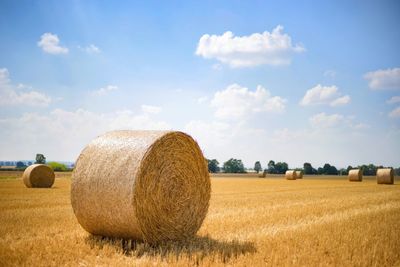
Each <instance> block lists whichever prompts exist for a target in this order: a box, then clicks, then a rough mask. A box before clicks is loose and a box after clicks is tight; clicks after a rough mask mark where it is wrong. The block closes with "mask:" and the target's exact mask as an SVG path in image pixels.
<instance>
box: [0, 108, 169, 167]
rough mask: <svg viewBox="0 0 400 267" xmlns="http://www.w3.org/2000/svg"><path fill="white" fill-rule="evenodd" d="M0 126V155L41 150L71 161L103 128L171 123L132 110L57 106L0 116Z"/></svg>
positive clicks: (155, 126) (24, 155) (153, 127)
mask: <svg viewBox="0 0 400 267" xmlns="http://www.w3.org/2000/svg"><path fill="white" fill-rule="evenodd" d="M0 128H1V129H2V131H1V132H0V147H2V149H1V150H0V158H32V157H33V156H34V155H35V153H37V152H39V151H41V152H42V153H44V154H45V155H46V156H47V157H48V158H50V159H55V160H71V159H76V157H77V156H78V154H79V152H80V151H81V150H82V148H83V147H84V146H85V145H86V144H87V143H88V142H89V141H90V140H92V139H93V138H95V137H96V136H98V135H100V134H102V133H104V132H106V131H110V130H120V129H125V130H126V129H148V130H158V129H170V126H169V125H168V124H167V123H166V122H163V121H158V120H154V119H153V118H152V117H151V115H150V114H146V113H143V112H140V113H137V112H133V111H131V110H119V111H115V112H110V113H94V112H90V111H88V110H84V109H78V110H75V111H67V110H62V109H56V110H53V111H51V112H50V113H49V114H45V115H40V114H38V113H25V114H23V115H22V116H19V117H14V118H6V119H0ZM3 129H4V130H3ZM13 153H15V155H14V154H13Z"/></svg>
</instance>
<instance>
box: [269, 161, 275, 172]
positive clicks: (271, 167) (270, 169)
mask: <svg viewBox="0 0 400 267" xmlns="http://www.w3.org/2000/svg"><path fill="white" fill-rule="evenodd" d="M267 171H268V173H275V161H273V160H270V161H269V162H268V169H267Z"/></svg>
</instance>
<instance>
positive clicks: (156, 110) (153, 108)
mask: <svg viewBox="0 0 400 267" xmlns="http://www.w3.org/2000/svg"><path fill="white" fill-rule="evenodd" d="M141 108H142V111H143V112H144V113H149V114H158V113H160V112H161V110H162V109H161V107H157V106H150V105H142V106H141Z"/></svg>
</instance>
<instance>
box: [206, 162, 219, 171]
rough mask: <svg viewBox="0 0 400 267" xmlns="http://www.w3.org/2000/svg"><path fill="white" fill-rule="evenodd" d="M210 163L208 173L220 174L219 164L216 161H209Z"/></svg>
mask: <svg viewBox="0 0 400 267" xmlns="http://www.w3.org/2000/svg"><path fill="white" fill-rule="evenodd" d="M207 163H208V172H211V173H216V172H219V162H218V160H216V159H212V160H209V159H207Z"/></svg>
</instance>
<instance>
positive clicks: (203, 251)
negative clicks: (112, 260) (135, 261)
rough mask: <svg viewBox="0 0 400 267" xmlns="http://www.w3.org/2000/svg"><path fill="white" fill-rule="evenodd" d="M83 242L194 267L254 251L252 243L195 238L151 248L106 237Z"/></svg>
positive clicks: (203, 237)
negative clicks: (211, 259)
mask: <svg viewBox="0 0 400 267" xmlns="http://www.w3.org/2000/svg"><path fill="white" fill-rule="evenodd" d="M85 242H86V243H87V244H88V245H90V246H91V247H92V248H98V249H102V248H103V247H104V246H113V247H115V248H116V250H117V251H121V252H122V253H123V254H124V255H126V256H130V257H136V258H140V257H143V256H147V257H157V258H158V257H160V258H161V259H165V258H167V257H168V258H171V257H172V258H176V260H178V259H179V258H183V257H185V258H186V257H188V258H189V259H190V260H192V261H193V262H194V263H195V264H198V263H200V262H201V261H202V259H203V258H205V257H206V256H209V255H212V256H213V257H217V258H219V259H220V260H221V261H222V262H224V263H225V262H228V261H229V260H230V259H234V258H237V257H239V256H241V255H245V254H248V253H250V254H253V253H255V252H256V251H257V250H256V248H255V246H254V243H252V242H242V241H237V240H232V241H219V240H216V239H213V238H210V237H209V236H196V237H194V238H192V239H190V240H187V241H182V242H165V243H161V244H158V245H151V244H149V243H145V242H142V241H137V240H126V239H120V238H108V237H102V236H95V235H89V236H87V237H86V239H85Z"/></svg>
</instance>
